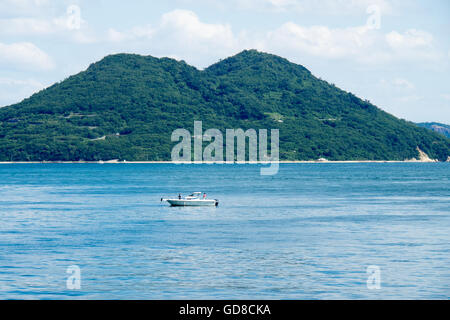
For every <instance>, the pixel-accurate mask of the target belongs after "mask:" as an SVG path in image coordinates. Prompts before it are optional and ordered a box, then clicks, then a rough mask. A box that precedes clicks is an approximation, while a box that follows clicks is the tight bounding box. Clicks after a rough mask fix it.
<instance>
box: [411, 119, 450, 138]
mask: <svg viewBox="0 0 450 320" xmlns="http://www.w3.org/2000/svg"><path fill="white" fill-rule="evenodd" d="M417 125H418V126H419V127H423V128H427V129H429V130H431V131H434V132H437V133H440V134H443V135H444V136H446V137H447V138H450V126H449V125H448V124H443V123H437V122H421V123H417Z"/></svg>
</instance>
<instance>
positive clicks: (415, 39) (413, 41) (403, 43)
mask: <svg viewBox="0 0 450 320" xmlns="http://www.w3.org/2000/svg"><path fill="white" fill-rule="evenodd" d="M386 41H387V43H388V44H389V45H390V46H391V48H393V49H396V50H397V49H405V48H406V49H414V48H418V47H430V46H431V44H432V42H433V36H432V35H431V34H430V33H428V32H425V31H421V30H416V29H409V30H407V31H406V32H404V33H403V34H401V33H399V32H397V31H392V32H389V33H388V34H386Z"/></svg>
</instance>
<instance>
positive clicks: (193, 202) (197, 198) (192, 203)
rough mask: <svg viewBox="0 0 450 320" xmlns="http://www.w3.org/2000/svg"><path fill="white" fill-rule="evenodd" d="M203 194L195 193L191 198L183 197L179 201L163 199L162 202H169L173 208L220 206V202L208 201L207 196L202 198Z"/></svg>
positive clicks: (215, 200)
mask: <svg viewBox="0 0 450 320" xmlns="http://www.w3.org/2000/svg"><path fill="white" fill-rule="evenodd" d="M201 195H202V192H194V193H193V194H191V195H190V196H187V197H185V198H182V197H181V196H179V197H178V199H164V198H161V201H167V202H168V203H169V204H170V205H171V206H172V207H203V206H216V207H217V206H218V205H219V200H217V199H214V200H210V199H206V195H205V196H204V197H203V199H202V197H201Z"/></svg>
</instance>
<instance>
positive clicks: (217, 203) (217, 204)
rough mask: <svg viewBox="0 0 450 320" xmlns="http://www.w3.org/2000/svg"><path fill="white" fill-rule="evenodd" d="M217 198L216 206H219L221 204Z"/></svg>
mask: <svg viewBox="0 0 450 320" xmlns="http://www.w3.org/2000/svg"><path fill="white" fill-rule="evenodd" d="M215 200H216V207H217V206H219V200H217V199H215Z"/></svg>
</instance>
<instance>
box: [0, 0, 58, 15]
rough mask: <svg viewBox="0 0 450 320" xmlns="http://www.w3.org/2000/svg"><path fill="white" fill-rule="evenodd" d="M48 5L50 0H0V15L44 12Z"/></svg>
mask: <svg viewBox="0 0 450 320" xmlns="http://www.w3.org/2000/svg"><path fill="white" fill-rule="evenodd" d="M50 5H51V1H50V0H2V1H0V16H1V17H11V16H18V15H21V16H23V15H26V16H30V15H36V14H39V13H42V12H45V11H46V10H47V9H48V8H49V7H50Z"/></svg>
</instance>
